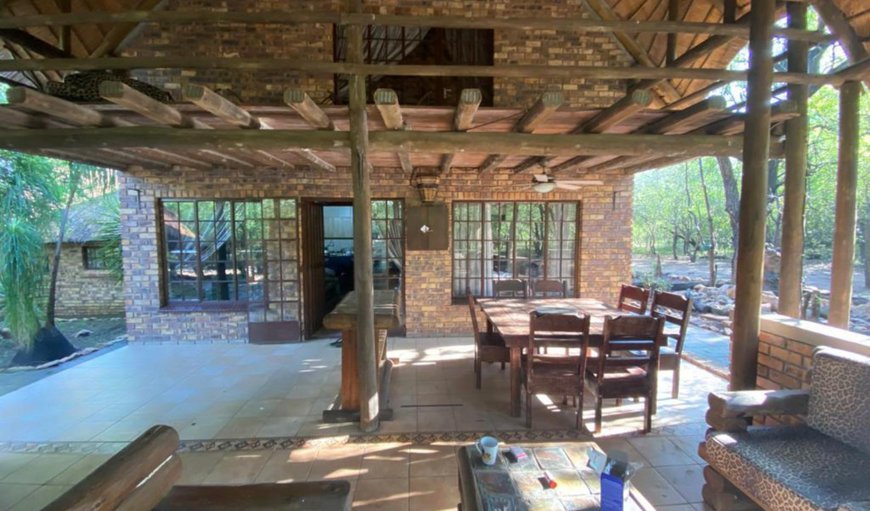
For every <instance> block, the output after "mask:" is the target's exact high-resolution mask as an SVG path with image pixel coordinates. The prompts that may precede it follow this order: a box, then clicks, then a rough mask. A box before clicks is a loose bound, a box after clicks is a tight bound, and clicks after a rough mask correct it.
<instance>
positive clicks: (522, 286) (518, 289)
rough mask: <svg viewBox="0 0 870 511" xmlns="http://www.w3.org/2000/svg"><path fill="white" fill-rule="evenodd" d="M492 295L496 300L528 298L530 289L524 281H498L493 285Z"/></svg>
mask: <svg viewBox="0 0 870 511" xmlns="http://www.w3.org/2000/svg"><path fill="white" fill-rule="evenodd" d="M492 295H493V296H494V297H496V298H528V296H529V295H528V287H527V286H526V281H525V280H522V279H508V280H496V281H495V282H493V283H492Z"/></svg>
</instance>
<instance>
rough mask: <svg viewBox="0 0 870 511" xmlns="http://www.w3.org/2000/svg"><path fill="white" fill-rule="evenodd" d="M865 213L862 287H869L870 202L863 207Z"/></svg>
mask: <svg viewBox="0 0 870 511" xmlns="http://www.w3.org/2000/svg"><path fill="white" fill-rule="evenodd" d="M865 208H866V210H867V212H866V215H867V216H866V217H864V222H863V224H864V250H863V251H862V252H861V254H862V255H863V261H862V263H863V264H864V287H870V239H868V237H870V201H868V202H867V204H866V206H865Z"/></svg>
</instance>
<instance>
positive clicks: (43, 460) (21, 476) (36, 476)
mask: <svg viewBox="0 0 870 511" xmlns="http://www.w3.org/2000/svg"><path fill="white" fill-rule="evenodd" d="M82 458H83V456H82V455H80V454H43V455H40V456H38V457H37V458H35V459H34V460H32V461H30V462H29V463H27V464H26V465H24V466H22V467H20V468H19V469H18V470H16V471H14V472H12V473H10V474H8V475H7V476H6V477H4V478H3V481H2V482H4V483H25V484H28V483H32V484H43V483H46V482H48V481H50V480H51V479H52V478H54V477H55V476H57V475H58V474H60V473H61V472H63V471H64V470H66V469H67V468H69V467H70V466H71V465H72V464H73V463H75V462H77V461H79V460H80V459H82Z"/></svg>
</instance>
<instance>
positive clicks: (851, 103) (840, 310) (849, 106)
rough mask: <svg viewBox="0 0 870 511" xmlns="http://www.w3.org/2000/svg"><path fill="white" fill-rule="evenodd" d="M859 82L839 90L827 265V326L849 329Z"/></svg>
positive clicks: (860, 87) (860, 85)
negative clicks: (833, 203) (834, 192)
mask: <svg viewBox="0 0 870 511" xmlns="http://www.w3.org/2000/svg"><path fill="white" fill-rule="evenodd" d="M862 88H863V85H862V84H861V83H860V82H846V83H845V84H843V86H842V87H841V88H840V152H839V155H838V162H837V198H836V212H835V214H834V255H833V261H832V263H831V305H830V311H829V312H828V323H829V324H831V325H833V326H838V327H840V328H849V313H850V312H851V309H852V271H853V268H854V260H855V211H856V202H855V192H856V188H857V186H858V142H859V137H860V129H859V121H858V105H859V103H860V99H861V89H862Z"/></svg>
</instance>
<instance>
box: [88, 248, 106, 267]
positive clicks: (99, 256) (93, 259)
mask: <svg viewBox="0 0 870 511" xmlns="http://www.w3.org/2000/svg"><path fill="white" fill-rule="evenodd" d="M82 261H83V264H84V267H85V269H86V270H105V269H108V267H109V263H108V260H107V259H106V254H105V251H104V249H103V247H94V246H89V247H82Z"/></svg>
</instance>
